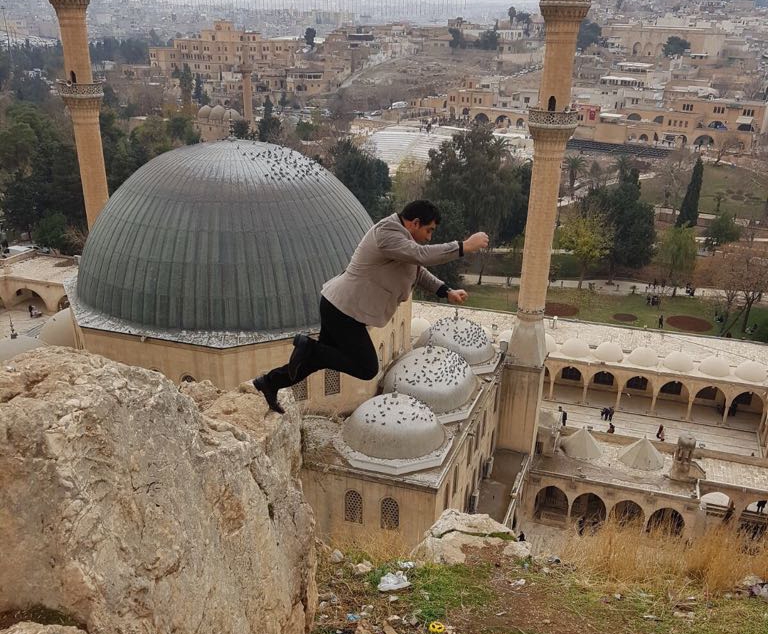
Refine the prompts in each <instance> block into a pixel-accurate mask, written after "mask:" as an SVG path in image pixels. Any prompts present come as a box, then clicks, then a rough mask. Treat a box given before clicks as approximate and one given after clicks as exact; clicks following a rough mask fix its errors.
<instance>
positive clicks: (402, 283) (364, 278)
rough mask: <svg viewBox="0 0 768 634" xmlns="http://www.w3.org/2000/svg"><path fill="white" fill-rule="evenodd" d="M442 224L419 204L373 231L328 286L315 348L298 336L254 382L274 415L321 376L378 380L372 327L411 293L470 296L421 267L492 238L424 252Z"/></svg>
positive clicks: (481, 236) (429, 207) (454, 299)
mask: <svg viewBox="0 0 768 634" xmlns="http://www.w3.org/2000/svg"><path fill="white" fill-rule="evenodd" d="M439 223H440V210H439V209H438V208H437V207H436V206H435V205H434V204H433V203H431V202H429V201H428V200H415V201H413V202H411V203H408V204H407V205H406V206H405V208H404V209H403V211H402V212H400V213H399V214H392V215H391V216H387V217H386V218H384V219H383V220H381V221H379V222H378V223H376V224H375V225H374V226H373V227H371V228H370V229H369V230H368V232H367V233H366V234H365V236H363V239H362V240H361V241H360V244H359V245H358V246H357V249H355V252H354V253H353V254H352V259H351V260H350V262H349V265H348V266H347V268H346V270H345V271H344V272H343V273H342V274H341V275H338V276H337V277H334V278H333V279H332V280H330V281H328V282H326V283H325V285H324V286H323V289H322V291H321V297H320V337H319V338H318V340H317V341H315V340H314V339H310V338H309V337H308V336H307V335H303V334H299V335H296V336H295V337H294V338H293V346H294V348H293V353H292V354H291V358H290V360H289V361H288V363H287V364H286V365H284V366H282V367H279V368H275V369H274V370H270V371H269V372H267V374H264V375H263V376H259V377H256V378H255V379H253V385H254V387H255V388H256V389H257V390H259V391H260V392H261V393H262V394H263V395H264V398H265V399H266V401H267V403H268V404H269V408H270V409H272V410H274V411H276V412H279V413H281V414H282V413H283V411H284V410H283V408H282V407H281V406H280V403H279V402H278V400H277V393H278V391H279V390H280V389H282V388H285V387H290V386H291V385H295V384H296V383H299V382H301V381H303V380H304V379H305V378H306V377H308V376H309V375H310V374H312V373H313V372H317V371H318V370H322V369H330V370H336V371H338V372H343V373H345V374H349V375H351V376H353V377H355V378H358V379H362V380H363V381H370V380H371V379H372V378H374V377H375V376H376V375H377V374H378V372H379V360H378V357H377V356H376V349H375V348H374V346H373V342H372V341H371V337H370V336H369V334H368V326H374V327H378V328H380V327H382V326H384V325H386V324H387V322H389V320H390V319H391V318H392V315H394V314H395V311H396V310H397V307H398V305H399V304H400V303H401V302H404V301H405V300H407V299H408V298H409V297H410V296H411V291H412V290H413V288H414V286H416V285H418V286H419V287H420V288H422V289H423V290H425V291H428V292H431V293H435V294H436V295H437V296H438V297H445V298H447V299H448V301H449V302H450V303H452V304H463V303H464V301H465V300H466V299H467V296H468V295H467V292H466V291H464V290H461V289H456V290H454V289H451V288H449V287H448V285H447V284H444V283H443V282H442V281H441V280H439V279H438V278H436V277H435V276H434V275H432V273H430V272H429V271H428V270H427V269H426V268H424V267H425V266H432V265H436V264H444V263H446V262H450V261H451V260H455V259H457V258H460V257H463V256H464V255H465V254H468V253H474V252H476V251H479V250H480V249H484V248H485V247H487V246H488V236H487V235H486V234H485V233H482V232H480V233H475V234H473V235H471V236H470V237H469V238H467V239H466V240H463V241H460V240H459V241H454V242H446V243H445V244H435V245H427V244H426V243H427V242H429V241H430V240H431V239H432V233H433V232H434V230H435V228H436V227H437V225H438V224H439Z"/></svg>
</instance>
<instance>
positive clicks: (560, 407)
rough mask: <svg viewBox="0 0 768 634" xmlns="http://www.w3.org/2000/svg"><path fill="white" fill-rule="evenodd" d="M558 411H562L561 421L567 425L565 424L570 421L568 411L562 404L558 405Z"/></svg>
mask: <svg viewBox="0 0 768 634" xmlns="http://www.w3.org/2000/svg"><path fill="white" fill-rule="evenodd" d="M557 411H558V412H560V422H561V423H562V424H563V427H565V424H566V423H567V422H568V412H566V411H565V410H564V409H563V406H562V405H558V406H557Z"/></svg>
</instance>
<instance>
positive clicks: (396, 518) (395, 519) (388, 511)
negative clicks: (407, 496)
mask: <svg viewBox="0 0 768 634" xmlns="http://www.w3.org/2000/svg"><path fill="white" fill-rule="evenodd" d="M381 527H382V528H386V529H387V530H395V529H396V528H399V527H400V506H399V505H398V503H397V500H395V499H394V498H384V499H383V500H382V501H381Z"/></svg>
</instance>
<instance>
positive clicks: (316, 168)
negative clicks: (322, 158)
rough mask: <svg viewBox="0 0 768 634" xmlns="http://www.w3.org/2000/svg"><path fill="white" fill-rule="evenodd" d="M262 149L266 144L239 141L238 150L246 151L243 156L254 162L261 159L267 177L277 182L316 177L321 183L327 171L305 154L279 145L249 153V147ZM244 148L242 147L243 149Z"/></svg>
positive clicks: (316, 180)
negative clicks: (321, 178)
mask: <svg viewBox="0 0 768 634" xmlns="http://www.w3.org/2000/svg"><path fill="white" fill-rule="evenodd" d="M249 145H251V146H256V147H261V146H263V145H265V144H262V143H259V142H257V141H251V142H250V144H249V142H248V141H238V144H237V148H236V149H238V150H241V149H242V150H244V151H243V153H242V154H243V156H245V157H250V159H251V160H252V161H256V160H257V159H261V162H260V164H261V165H263V166H264V167H265V168H267V169H266V170H265V176H266V177H267V178H269V179H271V180H275V181H282V180H286V181H289V182H290V181H293V180H300V181H301V180H305V179H307V178H310V177H314V179H315V182H317V183H319V182H320V176H321V175H322V174H323V173H325V170H324V169H323V168H322V167H320V165H319V164H318V163H317V162H316V161H313V160H311V159H309V158H307V157H306V156H304V155H303V154H300V153H298V152H294V151H293V150H291V149H289V148H284V147H282V146H279V145H268V146H266V149H262V150H260V151H257V152H249V151H248V149H247V148H248V146H249ZM241 146H242V147H241Z"/></svg>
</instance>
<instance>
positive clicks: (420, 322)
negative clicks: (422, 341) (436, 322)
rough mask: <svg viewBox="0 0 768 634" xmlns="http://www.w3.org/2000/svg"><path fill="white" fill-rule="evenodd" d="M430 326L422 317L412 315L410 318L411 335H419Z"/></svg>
mask: <svg viewBox="0 0 768 634" xmlns="http://www.w3.org/2000/svg"><path fill="white" fill-rule="evenodd" d="M430 326H431V324H430V323H429V322H428V321H427V320H426V319H424V318H423V317H414V318H413V319H411V337H420V336H421V333H423V332H424V331H425V330H427V329H428V328H429V327H430Z"/></svg>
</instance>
